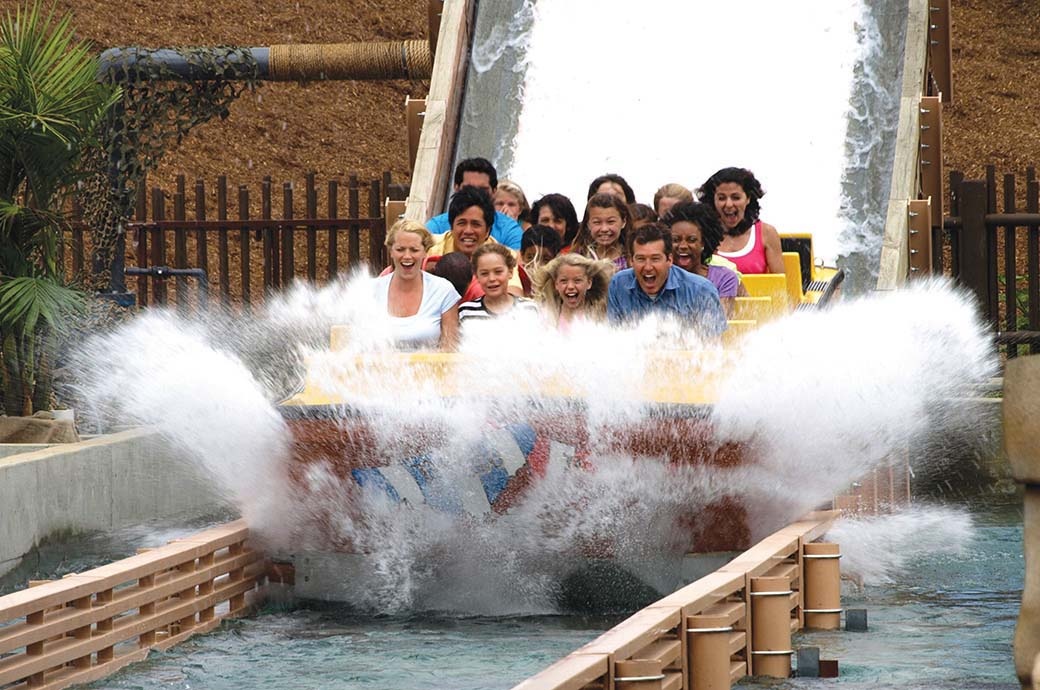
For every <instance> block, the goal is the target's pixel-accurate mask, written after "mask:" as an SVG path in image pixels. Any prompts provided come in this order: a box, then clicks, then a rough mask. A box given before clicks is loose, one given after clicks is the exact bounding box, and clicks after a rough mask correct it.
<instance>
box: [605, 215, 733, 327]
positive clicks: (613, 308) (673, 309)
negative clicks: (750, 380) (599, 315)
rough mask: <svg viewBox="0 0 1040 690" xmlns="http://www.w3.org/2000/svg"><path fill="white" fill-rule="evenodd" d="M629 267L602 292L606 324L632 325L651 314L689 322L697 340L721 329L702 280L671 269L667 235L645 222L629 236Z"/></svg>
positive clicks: (712, 294)
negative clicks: (633, 322) (607, 321)
mask: <svg viewBox="0 0 1040 690" xmlns="http://www.w3.org/2000/svg"><path fill="white" fill-rule="evenodd" d="M628 247H629V255H630V257H629V261H630V262H631V265H632V268H628V269H625V270H623V271H620V272H618V273H617V274H616V275H615V276H614V277H613V278H612V279H611V281H610V287H609V288H608V290H607V317H608V318H609V319H610V322H611V323H622V322H626V321H636V320H638V319H640V318H642V317H644V316H646V315H647V314H649V313H651V312H656V313H659V314H661V313H665V314H666V313H671V314H675V315H676V316H678V317H679V318H682V319H685V320H689V321H692V322H694V324H695V325H696V327H697V329H698V330H699V331H700V332H701V334H702V335H706V336H718V335H719V334H721V333H722V332H723V331H724V330H726V314H725V312H723V311H722V304H721V303H720V302H719V292H718V290H716V289H715V286H714V285H712V284H711V281H709V280H708V279H707V278H703V277H701V276H699V275H696V274H693V273H690V272H689V271H684V270H683V269H681V268H676V267H675V266H673V265H672V233H671V231H670V230H669V229H668V227H667V226H664V225H661V224H660V223H648V224H647V225H644V226H642V227H641V228H639V229H638V230H635V231H633V232H632V233H631V235H629V237H628Z"/></svg>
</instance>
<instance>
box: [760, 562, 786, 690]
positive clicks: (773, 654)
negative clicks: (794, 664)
mask: <svg viewBox="0 0 1040 690" xmlns="http://www.w3.org/2000/svg"><path fill="white" fill-rule="evenodd" d="M791 594H792V590H791V580H790V578H787V577H752V578H751V592H750V595H751V618H752V623H751V655H753V656H754V659H755V664H754V673H755V675H758V676H770V677H773V678H787V677H789V676H790V675H791V655H792V654H793V653H794V650H792V649H791Z"/></svg>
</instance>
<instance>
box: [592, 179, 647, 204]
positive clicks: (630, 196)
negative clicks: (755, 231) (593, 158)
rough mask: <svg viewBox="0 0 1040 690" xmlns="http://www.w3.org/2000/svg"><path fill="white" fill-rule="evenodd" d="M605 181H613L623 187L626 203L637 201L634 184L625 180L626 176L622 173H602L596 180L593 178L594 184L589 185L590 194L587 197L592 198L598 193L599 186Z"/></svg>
mask: <svg viewBox="0 0 1040 690" xmlns="http://www.w3.org/2000/svg"><path fill="white" fill-rule="evenodd" d="M604 182H613V183H614V184H616V185H617V186H619V187H621V189H622V191H624V193H625V203H626V204H634V203H636V193H635V192H633V191H632V186H631V185H630V184H628V182H626V181H625V178H623V177H621V175H616V174H614V173H607V174H606V175H600V176H599V177H597V178H596V179H595V180H593V181H592V184H590V185H589V195H588V196H587V197H586V198H587V199H591V198H592V197H593V196H595V195H596V194H598V193H599V187H600V185H601V184H603V183H604Z"/></svg>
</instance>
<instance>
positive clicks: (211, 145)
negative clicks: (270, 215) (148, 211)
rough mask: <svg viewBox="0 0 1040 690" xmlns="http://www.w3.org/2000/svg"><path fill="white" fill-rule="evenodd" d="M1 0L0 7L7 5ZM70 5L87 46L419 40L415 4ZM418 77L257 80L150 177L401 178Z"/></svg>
mask: <svg viewBox="0 0 1040 690" xmlns="http://www.w3.org/2000/svg"><path fill="white" fill-rule="evenodd" d="M20 4H21V3H20V2H17V1H15V0H0V11H3V12H6V11H9V10H13V9H14V8H16V7H18V6H19V5H20ZM55 6H56V7H57V9H58V10H59V11H62V12H64V11H69V10H71V11H72V12H73V17H74V20H73V25H74V26H75V27H76V31H77V34H78V35H79V37H80V38H84V39H87V40H89V41H91V42H93V44H94V45H95V46H96V47H97V49H98V51H99V52H100V51H101V50H104V49H105V48H109V47H114V46H126V45H139V46H145V47H150V48H159V47H171V46H199V45H239V46H267V45H271V44H273V43H334V42H347V41H362V40H395V39H408V38H425V37H426V34H427V26H426V25H427V17H426V2H424V1H422V0H267V1H266V2H264V1H262V0H136V1H135V2H119V1H118V0H117V1H115V2H113V1H112V0H109V1H107V2H101V1H99V0H57V2H56V3H55ZM427 91H428V84H426V83H422V82H407V81H388V82H325V83H314V84H307V85H301V84H295V83H267V84H264V85H263V86H261V87H260V88H259V89H258V90H257V91H256V93H255V94H248V93H247V94H244V95H243V96H242V97H241V98H239V99H238V101H237V102H236V103H235V104H234V105H233V106H232V108H231V116H230V117H229V118H228V119H227V120H225V121H223V122H220V121H213V122H210V123H207V124H206V125H204V126H202V127H199V128H197V129H196V130H195V131H193V132H192V134H191V135H190V136H189V137H188V138H187V139H185V141H184V142H183V143H182V144H181V146H180V147H179V148H178V149H177V150H176V151H174V152H172V153H171V154H169V155H168V156H167V158H166V160H164V161H163V164H162V166H161V168H160V169H159V170H158V171H157V172H156V174H154V175H152V176H151V179H150V184H155V183H159V184H161V185H162V186H163V187H164V188H166V189H171V188H172V186H173V184H172V180H173V178H174V176H175V175H177V174H178V173H183V174H185V175H186V176H187V177H188V180H189V181H190V180H193V179H195V178H196V177H202V178H203V179H205V180H207V181H208V182H212V181H213V180H214V179H215V178H216V176H217V175H219V174H222V173H226V174H227V175H228V182H229V183H230V184H231V185H232V188H234V185H237V184H242V183H245V184H249V185H250V186H251V187H253V188H254V189H258V185H257V183H258V181H259V180H260V179H261V178H262V177H264V176H265V175H271V176H272V177H273V178H274V181H275V182H276V183H280V182H282V181H285V180H295V181H297V182H301V183H302V179H303V175H304V174H305V173H306V172H307V171H309V170H315V171H317V172H318V173H319V177H320V178H321V179H328V178H331V177H340V178H345V177H346V176H347V175H349V174H351V173H356V174H358V175H359V176H360V177H361V179H362V180H366V179H374V178H376V177H378V176H379V175H380V174H381V173H382V172H383V171H384V170H390V171H391V172H392V173H393V175H394V178H395V179H396V180H406V179H407V178H408V173H409V171H408V150H407V134H406V130H405V118H404V99H405V96H407V95H413V96H417V97H418V96H423V95H425V94H426V92H427Z"/></svg>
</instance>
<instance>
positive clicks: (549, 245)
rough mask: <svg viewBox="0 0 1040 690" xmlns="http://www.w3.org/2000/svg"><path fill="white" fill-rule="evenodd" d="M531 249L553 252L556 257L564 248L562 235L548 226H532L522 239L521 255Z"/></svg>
mask: <svg viewBox="0 0 1040 690" xmlns="http://www.w3.org/2000/svg"><path fill="white" fill-rule="evenodd" d="M531 247H542V248H543V249H547V250H549V251H551V252H552V253H553V255H554V256H555V255H556V254H559V253H560V250H561V249H562V248H563V242H562V240H561V239H560V233H558V232H556V231H555V230H553V229H552V228H550V227H549V226H548V225H532V226H531V227H530V228H528V229H527V232H525V233H524V235H523V237H521V238H520V253H521V254H523V253H524V252H525V251H526V250H528V249H530V248H531Z"/></svg>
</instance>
